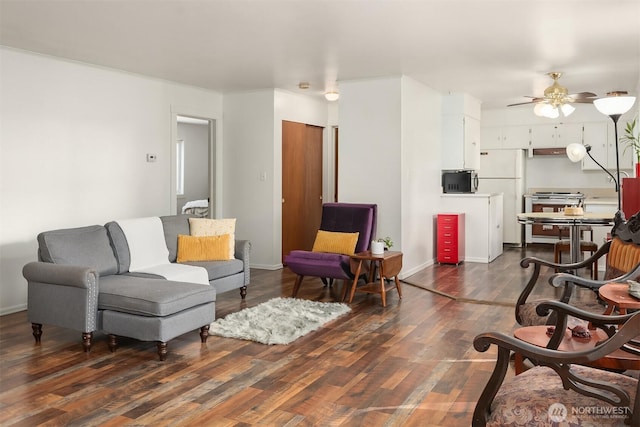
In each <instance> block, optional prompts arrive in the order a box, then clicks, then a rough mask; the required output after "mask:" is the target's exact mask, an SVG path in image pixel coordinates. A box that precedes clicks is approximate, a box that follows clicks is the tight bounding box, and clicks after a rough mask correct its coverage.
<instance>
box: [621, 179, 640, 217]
mask: <svg viewBox="0 0 640 427" xmlns="http://www.w3.org/2000/svg"><path fill="white" fill-rule="evenodd" d="M622 212H624V216H625V218H627V219H629V218H631V215H633V214H635V213H637V212H640V178H637V177H636V178H622Z"/></svg>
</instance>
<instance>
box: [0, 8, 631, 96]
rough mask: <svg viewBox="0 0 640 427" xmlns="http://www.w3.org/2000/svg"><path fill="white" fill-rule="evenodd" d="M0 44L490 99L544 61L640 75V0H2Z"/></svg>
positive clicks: (257, 85) (525, 82)
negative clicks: (400, 80) (411, 81)
mask: <svg viewBox="0 0 640 427" xmlns="http://www.w3.org/2000/svg"><path fill="white" fill-rule="evenodd" d="M0 44H2V45H5V46H9V47H14V48H19V49H25V50H29V51H34V52H40V53H44V54H49V55H54V56H58V57H63V58H69V59H72V60H77V61H82V62H87V63H91V64H97V65H101V66H105V67H111V68H117V69H121V70H126V71H129V72H133V73H139V74H144V75H147V76H153V77H157V78H161V79H167V80H171V81H176V82H181V83H185V84H189V85H194V86H199V87H203V88H208V89H212V90H216V91H220V92H230V91H244V90H253V89H265V88H274V87H277V88H282V89H286V90H291V91H295V92H301V91H302V90H301V89H298V83H299V82H302V81H304V82H309V83H310V84H311V88H310V89H308V90H307V91H306V92H307V93H312V94H318V95H321V94H322V93H323V92H324V91H326V90H332V89H335V88H337V87H339V82H340V81H346V80H354V79H363V78H375V77H381V76H393V75H395V76H397V75H407V76H410V77H413V78H415V79H416V80H418V81H421V82H423V83H425V84H427V85H428V86H430V87H432V88H434V89H436V90H438V91H440V92H442V93H448V92H466V93H469V94H471V95H472V96H475V97H476V98H478V99H480V100H481V101H482V102H483V103H484V106H485V107H486V108H495V107H502V106H504V105H506V104H509V103H514V102H519V101H524V100H526V99H525V98H523V96H524V95H535V96H540V95H541V94H542V91H543V90H544V88H545V87H547V86H549V85H550V83H551V80H550V79H549V78H548V77H547V76H545V73H546V72H549V71H562V72H564V76H563V77H562V78H561V79H560V82H561V83H562V84H563V85H564V86H566V87H567V88H568V89H569V91H570V92H572V93H573V92H583V91H591V92H595V93H596V94H598V95H605V93H606V92H608V91H611V90H628V91H629V92H634V93H637V92H638V91H639V89H640V0H633V1H629V0H627V1H620V0H596V1H593V0H553V1H545V0H497V1H486V0H422V1H417V0H416V1H407V0H385V1H381V0H349V1H344V0H343V1H340V0H289V1H274V0H253V1H246V0H229V1H219V0H205V1H198V0H162V1H150V0H102V1H98V0H58V1H56V0H48V1H39V0H0ZM0 66H1V65H0ZM514 108H518V107H514Z"/></svg>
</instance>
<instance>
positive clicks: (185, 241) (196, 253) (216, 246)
mask: <svg viewBox="0 0 640 427" xmlns="http://www.w3.org/2000/svg"><path fill="white" fill-rule="evenodd" d="M230 237H231V236H230V235H229V234H222V235H220V236H186V235H184V234H178V257H177V259H176V261H177V262H193V261H226V260H229V259H231V258H229V239H230Z"/></svg>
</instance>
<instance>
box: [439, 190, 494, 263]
mask: <svg viewBox="0 0 640 427" xmlns="http://www.w3.org/2000/svg"><path fill="white" fill-rule="evenodd" d="M502 204H503V196H502V193H499V194H480V193H474V194H453V193H449V194H443V195H442V197H441V210H442V212H459V213H464V214H465V255H464V259H465V262H482V263H489V262H491V261H493V260H494V259H496V258H497V257H498V256H500V255H501V254H502V238H503V233H502V223H503V217H502V213H503V206H502Z"/></svg>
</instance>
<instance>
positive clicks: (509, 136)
mask: <svg viewBox="0 0 640 427" xmlns="http://www.w3.org/2000/svg"><path fill="white" fill-rule="evenodd" d="M530 140H531V126H529V125H522V126H487V127H483V128H482V129H481V131H480V141H481V146H482V149H483V150H484V149H491V148H498V149H501V148H523V149H526V148H529V146H530Z"/></svg>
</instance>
